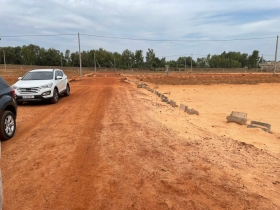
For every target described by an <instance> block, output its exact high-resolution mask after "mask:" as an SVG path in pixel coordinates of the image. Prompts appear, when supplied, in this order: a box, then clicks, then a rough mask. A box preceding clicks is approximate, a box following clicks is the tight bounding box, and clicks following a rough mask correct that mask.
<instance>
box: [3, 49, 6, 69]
mask: <svg viewBox="0 0 280 210" xmlns="http://www.w3.org/2000/svg"><path fill="white" fill-rule="evenodd" d="M3 54H4V64H5V71H6V58H5V51H4V50H3Z"/></svg>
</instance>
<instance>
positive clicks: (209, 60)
mask: <svg viewBox="0 0 280 210" xmlns="http://www.w3.org/2000/svg"><path fill="white" fill-rule="evenodd" d="M2 52H3V53H2ZM4 54H5V61H6V64H19V65H38V66H61V65H62V66H69V67H78V66H79V65H80V62H79V52H78V51H76V52H72V53H71V52H70V50H66V51H65V52H64V53H63V52H61V51H59V50H56V49H54V48H49V49H45V48H42V47H39V46H37V45H33V44H30V45H27V46H26V45H23V46H22V47H20V46H17V47H2V48H0V63H1V64H3V63H4ZM94 58H95V60H94ZM81 59H82V66H83V67H94V65H95V64H94V62H96V66H97V67H106V68H120V69H131V68H140V69H141V68H145V69H151V70H152V69H156V68H165V66H166V65H169V67H170V68H175V69H179V68H184V67H187V68H190V67H191V66H192V67H194V68H244V67H247V68H249V69H250V68H256V67H258V66H259V65H258V64H259V63H261V62H262V61H263V59H262V58H260V57H259V51H258V50H254V51H253V52H252V54H251V55H249V54H247V53H240V52H228V53H226V52H223V53H221V54H220V55H210V54H208V55H207V56H205V57H201V58H197V59H196V61H195V60H193V59H192V57H191V56H184V57H179V58H178V59H177V60H169V61H167V60H166V58H165V57H163V58H159V57H157V56H156V54H155V52H154V50H153V49H148V51H147V52H146V55H145V57H144V55H143V51H142V50H136V51H135V52H132V51H130V50H128V49H126V50H124V51H123V52H122V53H121V54H120V53H118V52H109V51H106V50H104V49H102V48H99V49H98V50H89V51H82V52H81Z"/></svg>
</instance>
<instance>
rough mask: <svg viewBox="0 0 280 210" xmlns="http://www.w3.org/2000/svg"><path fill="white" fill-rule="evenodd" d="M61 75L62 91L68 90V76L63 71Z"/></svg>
mask: <svg viewBox="0 0 280 210" xmlns="http://www.w3.org/2000/svg"><path fill="white" fill-rule="evenodd" d="M59 75H60V76H62V81H61V83H62V90H66V85H67V76H66V75H65V74H64V73H63V71H61V70H59Z"/></svg>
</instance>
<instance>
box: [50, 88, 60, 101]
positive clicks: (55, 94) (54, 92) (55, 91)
mask: <svg viewBox="0 0 280 210" xmlns="http://www.w3.org/2000/svg"><path fill="white" fill-rule="evenodd" d="M58 97H59V95H58V92H57V89H56V88H55V89H54V90H53V97H52V99H51V103H52V104H56V103H57V102H58Z"/></svg>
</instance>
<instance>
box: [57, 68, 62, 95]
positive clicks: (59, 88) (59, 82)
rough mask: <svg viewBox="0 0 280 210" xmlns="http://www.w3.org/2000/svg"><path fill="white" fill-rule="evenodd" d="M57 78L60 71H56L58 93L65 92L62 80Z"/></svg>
mask: <svg viewBox="0 0 280 210" xmlns="http://www.w3.org/2000/svg"><path fill="white" fill-rule="evenodd" d="M57 76H60V75H59V71H58V70H56V71H55V84H56V87H57V88H58V92H59V93H60V92H61V91H63V82H62V79H57Z"/></svg>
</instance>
